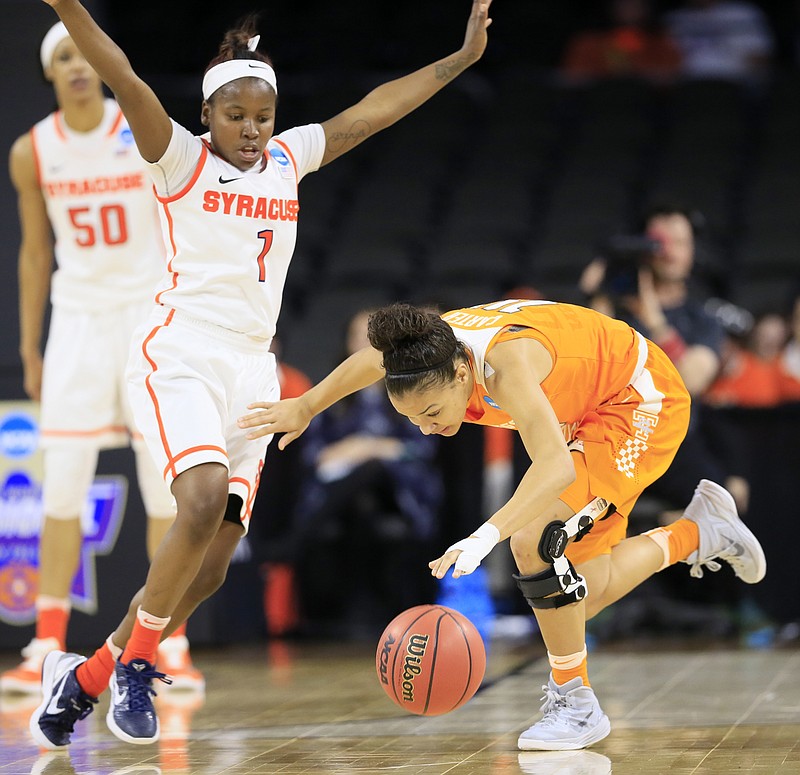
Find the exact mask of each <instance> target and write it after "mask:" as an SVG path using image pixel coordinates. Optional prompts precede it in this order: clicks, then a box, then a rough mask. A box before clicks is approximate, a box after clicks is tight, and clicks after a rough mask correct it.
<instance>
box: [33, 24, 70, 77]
mask: <svg viewBox="0 0 800 775" xmlns="http://www.w3.org/2000/svg"><path fill="white" fill-rule="evenodd" d="M68 37H69V32H67V28H66V27H65V26H64V22H58V23H57V24H54V25H53V26H52V27H51V28H50V29H49V30H48V31H47V35H45V36H44V39H43V40H42V46H41V48H40V49H39V57H40V58H41V60H42V69H43V70H47V68H48V67H50V65H51V64H53V54H54V53H55V50H56V47H57V46H58V44H59V43H61V41H62V40H64V39H65V38H68Z"/></svg>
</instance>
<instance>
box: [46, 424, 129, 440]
mask: <svg viewBox="0 0 800 775" xmlns="http://www.w3.org/2000/svg"><path fill="white" fill-rule="evenodd" d="M39 432H40V434H41V435H42V436H49V437H51V438H63V437H65V436H74V437H76V438H86V437H89V436H101V435H102V434H104V433H125V434H127V433H128V428H127V427H126V426H124V425H106V426H105V427H103V428H95V429H94V430H91V431H76V430H45V429H44V428H42V429H41V430H40V431H39Z"/></svg>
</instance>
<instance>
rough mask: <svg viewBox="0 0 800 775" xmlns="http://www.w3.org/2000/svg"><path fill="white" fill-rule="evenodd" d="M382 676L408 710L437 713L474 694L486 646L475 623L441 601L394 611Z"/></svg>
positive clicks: (382, 652)
mask: <svg viewBox="0 0 800 775" xmlns="http://www.w3.org/2000/svg"><path fill="white" fill-rule="evenodd" d="M375 667H376V669H377V671H378V680H379V681H380V684H381V686H382V687H383V690H384V691H385V692H386V694H387V695H389V698H390V699H391V700H392V701H393V702H395V703H396V704H397V705H399V706H400V707H401V708H403V709H404V710H407V711H408V712H409V713H415V714H417V715H419V716H438V715H441V714H442V713H449V712H450V711H451V710H455V709H456V708H458V707H460V706H461V705H463V704H464V703H465V702H466V701H467V700H469V699H470V698H471V697H472V696H473V695H474V694H475V692H476V691H478V687H479V686H480V684H481V681H482V680H483V674H484V671H485V670H486V649H485V648H484V645H483V639H482V638H481V636H480V633H479V632H478V630H477V629H475V625H474V624H473V623H472V622H471V621H470V620H469V619H467V617H466V616H464V615H463V614H462V613H459V612H458V611H455V610H454V609H452V608H445V607H444V606H441V605H418V606H415V607H414V608H409V609H408V610H406V611H403V612H402V613H401V614H398V615H397V616H395V618H394V619H392V621H391V622H389V625H388V626H387V627H386V629H385V630H384V631H383V635H381V639H380V641H378V651H377V653H376V654H375Z"/></svg>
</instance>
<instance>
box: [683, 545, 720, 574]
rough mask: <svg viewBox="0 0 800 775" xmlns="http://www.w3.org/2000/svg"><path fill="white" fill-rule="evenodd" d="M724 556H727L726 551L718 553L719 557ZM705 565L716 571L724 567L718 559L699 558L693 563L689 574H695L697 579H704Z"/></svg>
mask: <svg viewBox="0 0 800 775" xmlns="http://www.w3.org/2000/svg"><path fill="white" fill-rule="evenodd" d="M724 556H725V553H724V552H720V553H719V554H718V555H717V557H723V558H724ZM704 567H705V568H708V570H710V571H712V572H714V573H716V572H717V571H718V570H719V569H720V568H721V567H722V565H720V563H718V562H717V561H716V560H712V559H711V558H709V559H707V560H697V561H696V562H694V563H692V565H691V567H690V568H689V575H690V576H693V577H694V578H696V579H702V578H703V568H704Z"/></svg>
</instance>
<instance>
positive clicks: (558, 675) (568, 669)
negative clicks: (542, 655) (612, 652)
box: [547, 646, 591, 686]
mask: <svg viewBox="0 0 800 775" xmlns="http://www.w3.org/2000/svg"><path fill="white" fill-rule="evenodd" d="M547 659H548V661H549V662H550V669H551V670H552V672H553V680H554V681H555V682H556V683H557V684H558V685H559V686H563V685H564V684H565V683H567V681H571V680H572V679H573V678H578V677H580V679H581V681H583V685H584V686H591V684H590V683H589V665H588V660H587V655H586V646H584V647H583V649H582V650H581V651H576V652H575V653H574V654H567V655H566V656H563V657H561V656H556V655H555V654H551V653H550V652H549V651H548V652H547Z"/></svg>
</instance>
